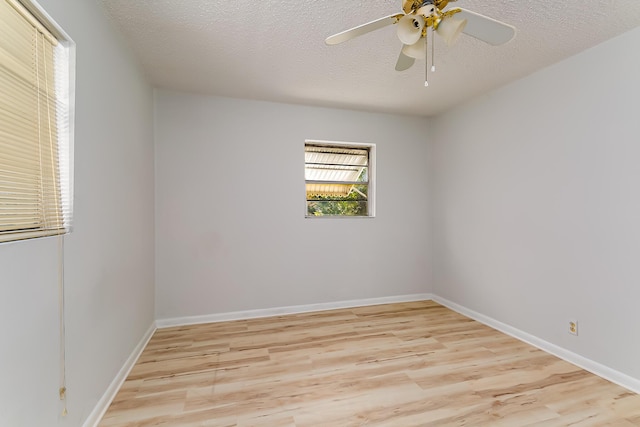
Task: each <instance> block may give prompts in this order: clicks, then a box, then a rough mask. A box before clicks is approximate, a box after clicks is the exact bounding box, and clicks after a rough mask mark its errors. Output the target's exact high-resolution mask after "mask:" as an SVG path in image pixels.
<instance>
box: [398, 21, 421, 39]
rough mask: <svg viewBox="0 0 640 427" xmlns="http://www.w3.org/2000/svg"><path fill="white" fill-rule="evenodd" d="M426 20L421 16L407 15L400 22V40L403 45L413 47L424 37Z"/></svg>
mask: <svg viewBox="0 0 640 427" xmlns="http://www.w3.org/2000/svg"><path fill="white" fill-rule="evenodd" d="M423 28H424V18H423V17H422V16H420V15H413V14H412V15H405V16H403V17H402V18H400V20H399V21H398V38H399V39H400V41H401V42H402V43H403V44H408V45H412V44H414V43H416V42H417V41H418V40H420V37H422V29H423Z"/></svg>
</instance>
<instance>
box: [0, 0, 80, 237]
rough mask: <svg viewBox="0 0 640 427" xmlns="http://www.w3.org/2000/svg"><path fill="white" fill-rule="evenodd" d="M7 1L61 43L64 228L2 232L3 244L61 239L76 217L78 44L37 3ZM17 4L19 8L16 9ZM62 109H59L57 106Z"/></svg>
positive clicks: (58, 88) (58, 85)
mask: <svg viewBox="0 0 640 427" xmlns="http://www.w3.org/2000/svg"><path fill="white" fill-rule="evenodd" d="M0 1H6V3H7V4H8V5H9V7H14V8H16V9H22V12H19V13H22V14H23V17H24V19H25V20H26V21H28V22H30V23H31V24H32V25H33V26H34V27H35V28H36V29H37V30H38V31H40V32H41V33H43V34H46V33H48V36H49V37H53V38H54V39H55V40H56V41H57V45H58V47H59V49H56V53H55V57H54V64H55V65H54V66H55V67H56V71H55V73H56V80H55V82H54V83H55V92H56V99H57V102H58V103H59V105H60V107H59V108H60V111H62V115H61V116H59V117H58V116H57V117H58V118H57V119H56V122H57V123H56V132H57V138H56V142H55V148H56V150H57V153H56V156H57V165H56V175H57V178H54V179H56V180H57V181H56V184H55V185H56V186H57V188H58V190H57V191H58V192H59V196H56V197H58V198H59V199H58V201H57V202H56V203H57V204H58V208H57V209H59V210H60V215H61V226H60V227H54V228H49V227H47V226H44V227H43V226H39V227H38V228H26V229H25V228H17V227H16V228H15V229H8V230H5V231H3V232H2V233H0V245H2V244H7V243H12V242H19V241H23V240H27V239H36V238H43V237H50V236H60V235H65V234H68V233H70V232H71V231H72V217H73V199H74V197H73V192H74V189H73V182H74V168H73V164H74V159H73V153H74V129H75V81H76V76H75V65H76V57H75V54H76V45H75V42H74V41H73V40H72V39H71V37H69V35H68V34H67V33H66V32H65V31H64V30H63V29H62V28H61V27H60V25H58V24H57V23H56V21H55V20H54V19H53V18H52V17H51V16H50V15H49V14H48V13H47V12H46V11H45V10H44V9H43V8H42V6H40V4H38V3H37V2H36V1H34V0H0ZM14 5H17V6H14ZM57 108H58V107H57Z"/></svg>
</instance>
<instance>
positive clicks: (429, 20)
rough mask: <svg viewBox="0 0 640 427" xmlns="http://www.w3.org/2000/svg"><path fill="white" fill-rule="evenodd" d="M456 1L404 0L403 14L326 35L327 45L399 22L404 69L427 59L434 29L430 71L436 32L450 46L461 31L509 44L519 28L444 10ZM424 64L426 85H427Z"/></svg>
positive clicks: (399, 64)
mask: <svg viewBox="0 0 640 427" xmlns="http://www.w3.org/2000/svg"><path fill="white" fill-rule="evenodd" d="M454 1H456V0H402V13H396V14H393V15H389V16H385V17H383V18H380V19H376V20H375V21H371V22H367V23H366V24H362V25H359V26H357V27H354V28H350V29H348V30H345V31H342V32H340V33H338V34H334V35H332V36H329V37H327V39H326V40H325V43H326V44H328V45H334V44H339V43H342V42H346V41H347V40H351V39H353V38H355V37H358V36H361V35H363V34H367V33H369V32H371V31H374V30H377V29H380V28H383V27H386V26H388V25H392V24H398V30H397V33H398V38H399V39H400V41H401V42H402V45H403V46H402V49H401V50H400V55H399V56H398V61H397V62H396V70H397V71H404V70H407V69H409V68H411V66H412V65H413V64H414V62H415V60H416V59H422V58H425V61H426V62H428V61H427V59H428V58H427V56H428V46H427V30H428V29H429V28H431V37H430V38H431V71H435V65H434V62H433V52H434V49H433V46H434V41H433V39H434V34H438V35H439V36H440V37H442V38H443V39H444V41H445V43H446V44H447V46H451V45H452V44H453V43H454V42H455V41H456V39H457V38H458V36H459V35H460V33H464V34H467V35H470V36H472V37H475V38H476V39H478V40H482V41H483V42H486V43H489V44H491V45H494V46H498V45H501V44H504V43H507V42H508V41H510V40H511V39H513V37H514V36H515V34H516V28H515V27H514V26H512V25H509V24H505V23H504V22H500V21H497V20H495V19H493V18H489V17H488V16H484V15H481V14H479V13H476V12H472V11H470V10H466V9H462V8H459V7H458V8H454V9H449V10H444V9H445V8H446V7H447V5H448V4H449V3H450V2H454ZM427 68H428V66H427V65H425V83H424V85H425V86H428V85H429V84H428V82H427V81H428V80H427Z"/></svg>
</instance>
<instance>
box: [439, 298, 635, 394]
mask: <svg viewBox="0 0 640 427" xmlns="http://www.w3.org/2000/svg"><path fill="white" fill-rule="evenodd" d="M432 299H433V300H434V301H435V302H437V303H438V304H442V305H444V306H445V307H447V308H450V309H451V310H453V311H456V312H458V313H460V314H462V315H464V316H467V317H469V318H471V319H474V320H477V321H478V322H480V323H483V324H485V325H487V326H490V327H492V328H493V329H497V330H498V331H500V332H503V333H505V334H507V335H510V336H512V337H514V338H517V339H519V340H520V341H524V342H526V343H527V344H531V345H532V346H534V347H537V348H539V349H540V350H543V351H546V352H547V353H551V354H553V355H554V356H557V357H559V358H560V359H563V360H565V361H567V362H569V363H573V364H574V365H576V366H579V367H580V368H582V369H584V370H586V371H589V372H591V373H593V374H596V375H598V376H599V377H602V378H604V379H606V380H609V381H611V382H612V383H615V384H618V385H619V386H622V387H624V388H626V389H628V390H631V391H633V392H634V393H640V380H639V379H637V378H634V377H631V376H629V375H627V374H624V373H622V372H620V371H616V370H615V369H611V368H610V367H608V366H605V365H603V364H601V363H598V362H595V361H593V360H591V359H587V358H586V357H583V356H580V355H579V354H577V353H574V352H572V351H569V350H567V349H565V348H562V347H560V346H557V345H555V344H552V343H550V342H548V341H545V340H543V339H541V338H538V337H536V336H534V335H531V334H528V333H526V332H524V331H521V330H520V329H517V328H514V327H513V326H509V325H507V324H505V323H502V322H500V321H498V320H496V319H493V318H491V317H489V316H485V315H484V314H480V313H478V312H477V311H473V310H471V309H469V308H467V307H464V306H462V305H459V304H456V303H454V302H452V301H449V300H447V299H445V298H441V297H439V296H437V295H434V296H433V298H432Z"/></svg>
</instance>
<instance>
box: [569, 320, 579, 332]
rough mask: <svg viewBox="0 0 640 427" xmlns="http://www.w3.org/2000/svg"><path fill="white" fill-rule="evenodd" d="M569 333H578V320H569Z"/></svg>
mask: <svg viewBox="0 0 640 427" xmlns="http://www.w3.org/2000/svg"><path fill="white" fill-rule="evenodd" d="M569 333H570V334H572V335H578V321H577V320H569Z"/></svg>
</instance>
